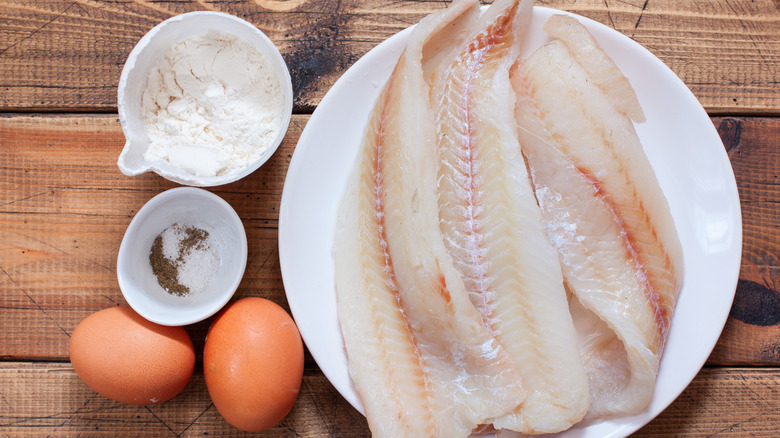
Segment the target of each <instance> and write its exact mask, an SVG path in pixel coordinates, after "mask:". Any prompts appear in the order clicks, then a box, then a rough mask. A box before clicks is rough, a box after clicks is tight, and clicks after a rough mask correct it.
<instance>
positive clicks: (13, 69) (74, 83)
mask: <svg viewBox="0 0 780 438" xmlns="http://www.w3.org/2000/svg"><path fill="white" fill-rule="evenodd" d="M445 5H446V3H445V2H420V1H401V2H395V1H393V2H390V1H386V0H384V1H380V0H371V1H362V0H360V1H359V0H345V1H340V2H332V1H327V0H311V1H305V2H304V1H300V0H296V1H278V0H257V1H255V2H243V1H238V0H234V1H231V0H226V1H220V2H147V1H140V0H134V1H127V2H70V1H66V0H34V1H27V0H3V1H2V2H0V22H2V23H3V26H2V27H0V90H2V93H0V111H63V110H65V111H106V112H115V111H116V85H117V83H118V80H119V75H120V72H121V69H122V66H123V64H124V61H125V59H126V57H127V55H128V54H129V52H130V50H131V49H132V48H133V46H134V45H135V44H136V42H137V41H138V40H139V39H140V38H141V37H142V36H143V35H144V34H145V33H146V32H147V31H148V30H149V29H151V28H152V27H154V26H155V25H156V24H157V23H159V22H161V21H163V20H164V19H166V18H168V17H170V16H173V15H176V14H180V13H184V12H188V11H192V10H197V9H211V10H219V11H222V12H228V13H231V14H234V15H237V16H239V17H242V18H244V19H247V20H248V21H250V22H252V23H254V24H255V25H256V26H257V27H258V28H260V29H261V30H263V31H264V32H265V33H267V34H268V35H269V37H270V38H271V39H272V40H273V41H274V42H275V43H276V44H277V45H278V46H279V48H280V50H281V51H282V53H283V55H284V57H285V59H286V61H287V63H288V65H289V67H290V70H291V75H292V78H293V84H294V90H295V111H296V112H310V111H311V110H313V108H314V107H315V106H316V105H317V104H318V103H319V101H320V100H321V99H322V97H323V96H324V95H325V93H326V92H327V91H328V89H329V88H330V87H331V85H332V84H333V83H334V82H335V80H336V79H337V78H338V77H339V76H340V75H341V74H342V73H343V72H344V71H346V69H347V68H348V67H350V66H351V65H352V64H354V62H355V61H357V60H358V59H359V58H360V57H361V56H362V55H363V54H365V53H366V52H367V51H368V50H370V49H371V48H373V47H374V46H376V45H377V44H379V43H380V42H381V41H383V40H385V39H386V38H388V37H389V36H391V35H393V34H395V33H397V32H398V31H400V30H402V29H404V28H406V27H408V26H409V25H412V24H414V23H416V22H418V21H419V20H420V19H421V18H422V17H423V16H424V15H426V14H428V13H430V12H432V11H435V10H438V9H440V8H442V7H444V6H445ZM539 5H544V6H548V7H552V8H556V9H562V10H568V11H571V12H575V13H578V14H581V15H584V16H586V17H589V18H592V19H594V20H596V21H599V22H601V23H604V24H606V25H608V26H610V27H612V28H615V29H617V30H618V31H620V32H621V33H623V34H625V35H627V36H629V37H630V38H632V39H634V40H635V41H637V42H639V43H640V44H642V45H643V46H645V47H646V48H648V49H649V50H650V51H651V52H652V53H654V54H655V55H656V56H658V57H659V58H660V59H661V60H662V61H663V62H664V63H666V64H667V65H668V66H669V67H670V68H671V69H672V70H673V71H674V72H675V73H676V74H677V75H678V76H680V78H682V80H683V81H684V82H685V83H686V84H687V85H688V86H689V87H690V88H691V90H692V91H693V92H694V94H695V95H696V97H698V99H699V100H700V101H701V102H702V104H703V105H704V107H705V108H706V109H707V110H708V111H709V112H710V113H712V114H715V113H718V114H730V115H731V114H765V115H777V114H780V87H779V86H778V79H777V78H778V77H780V72H779V71H778V65H780V9H778V6H777V2H775V1H772V0H756V1H751V2H736V3H735V2H729V1H727V0H708V1H696V0H686V1H676V0H659V1H653V2H648V1H644V2H643V1H635V2H630V1H628V2H627V1H604V0H581V1H577V2H571V1H568V0H548V1H544V2H539Z"/></svg>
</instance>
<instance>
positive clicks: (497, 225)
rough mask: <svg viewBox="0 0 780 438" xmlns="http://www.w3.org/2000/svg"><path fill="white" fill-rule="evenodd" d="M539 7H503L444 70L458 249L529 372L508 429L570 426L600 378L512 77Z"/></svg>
mask: <svg viewBox="0 0 780 438" xmlns="http://www.w3.org/2000/svg"><path fill="white" fill-rule="evenodd" d="M532 3H533V2H532V1H528V0H524V1H520V2H518V1H517V0H514V1H505V0H497V1H495V2H494V3H493V5H492V6H491V7H490V8H488V10H487V11H486V12H485V14H484V15H483V16H482V17H481V18H480V20H479V21H478V22H477V23H476V24H475V26H474V28H475V29H474V30H473V31H472V32H470V33H471V34H472V36H471V37H469V38H468V39H467V40H466V41H464V43H463V44H461V45H460V47H459V48H458V49H457V50H456V51H455V52H454V53H453V54H452V56H450V57H449V59H448V60H447V61H446V62H442V61H439V60H432V62H438V63H440V64H439V65H434V66H431V65H426V67H425V68H426V70H429V71H432V72H435V73H434V74H432V77H433V80H432V84H431V87H432V94H431V96H432V99H431V100H432V102H433V105H434V112H435V114H436V126H437V127H438V133H437V151H438V155H439V169H438V187H439V189H438V202H439V215H440V219H441V223H440V225H441V230H442V234H443V235H444V238H445V243H446V246H447V250H448V251H449V252H450V254H451V255H452V257H453V260H454V262H455V266H456V267H457V269H458V271H459V272H460V274H461V276H462V277H463V279H464V282H465V284H466V288H467V289H468V292H469V296H470V298H471V300H472V302H473V304H474V305H475V307H476V308H477V309H478V310H479V311H480V313H481V315H482V317H483V320H484V322H485V325H486V327H488V328H489V330H490V331H491V333H493V334H494V335H495V336H496V338H497V339H498V340H499V342H500V343H501V345H502V346H504V347H505V349H506V350H507V351H508V352H509V353H510V354H511V355H512V357H513V359H514V360H515V362H516V363H517V365H518V366H519V367H520V370H521V374H522V377H523V385H524V387H525V390H526V393H527V398H526V400H525V402H524V403H523V405H522V406H521V407H520V408H519V409H517V410H515V411H514V412H512V413H511V414H508V415H505V416H502V417H500V418H496V419H495V420H494V421H493V424H494V426H495V427H496V428H506V429H510V430H514V431H519V432H523V433H550V432H559V431H562V430H565V429H568V428H569V427H571V426H572V425H573V424H575V423H577V422H578V421H580V420H581V419H582V418H583V416H584V415H585V413H586V411H587V409H588V402H589V396H588V381H587V377H586V375H585V370H584V367H583V364H582V360H581V359H580V356H579V353H578V350H577V343H576V335H575V330H574V325H573V322H572V318H571V315H570V314H569V308H568V301H567V298H566V292H565V290H564V286H563V276H562V273H561V267H560V264H559V262H558V255H557V252H556V250H555V248H554V247H553V246H552V244H551V243H550V241H549V240H548V237H547V235H546V233H545V230H544V227H543V224H542V215H541V211H540V209H539V207H538V206H537V203H536V200H535V198H534V192H533V189H532V186H531V183H530V179H529V176H528V172H527V170H526V167H525V164H524V161H523V157H522V155H521V153H520V148H519V146H518V139H517V127H516V122H515V118H514V106H515V97H514V92H513V90H512V85H511V83H510V82H509V69H510V67H511V66H512V65H513V64H514V62H515V60H516V58H517V56H518V55H519V48H520V43H521V40H522V38H523V35H524V33H525V30H526V28H527V26H528V23H529V21H530V17H531V8H532Z"/></svg>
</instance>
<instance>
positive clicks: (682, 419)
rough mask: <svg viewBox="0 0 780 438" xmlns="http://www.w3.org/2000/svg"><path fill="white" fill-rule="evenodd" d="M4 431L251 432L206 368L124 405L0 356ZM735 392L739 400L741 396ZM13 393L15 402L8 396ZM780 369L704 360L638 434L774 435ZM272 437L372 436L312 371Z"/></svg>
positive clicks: (46, 367) (66, 371) (65, 370)
mask: <svg viewBox="0 0 780 438" xmlns="http://www.w3.org/2000/svg"><path fill="white" fill-rule="evenodd" d="M0 400H3V403H5V404H4V405H2V406H0V432H2V433H4V434H6V435H10V436H15V435H18V434H35V435H39V436H44V435H47V436H48V435H51V436H66V435H75V434H83V433H88V434H90V435H91V436H92V435H94V436H118V435H134V436H152V435H154V436H204V435H209V436H244V435H249V434H245V433H242V432H240V431H239V430H237V429H235V428H233V427H232V426H230V425H229V424H228V423H227V422H225V421H224V420H223V419H222V417H221V416H220V415H219V412H217V410H216V409H215V408H214V405H213V404H212V403H211V400H210V398H209V396H208V390H207V389H206V385H205V382H204V380H203V373H202V370H200V369H196V372H195V374H194V375H193V377H192V379H191V380H190V382H189V384H188V385H187V387H186V388H185V389H184V391H182V392H181V393H180V394H179V395H177V396H176V397H174V398H173V399H171V400H169V401H167V402H165V403H162V404H159V405H153V406H133V405H123V404H120V403H116V402H113V401H111V400H109V399H106V398H104V397H102V396H101V395H99V394H97V393H95V392H94V391H92V390H91V389H90V388H88V387H87V386H86V385H85V384H84V383H83V382H82V381H81V380H80V379H79V378H78V376H77V375H76V374H75V372H74V371H73V368H72V367H71V366H70V364H67V363H28V362H5V363H0ZM734 400H740V403H738V404H735V403H734ZM9 401H12V404H11V403H9ZM778 406H780V371H778V370H777V369H775V368H771V369H770V368H759V369H753V368H750V369H746V368H742V369H728V370H724V369H717V368H705V369H703V370H702V371H701V372H700V373H699V375H698V376H697V377H696V378H695V379H694V380H693V382H692V383H691V385H690V386H689V387H688V388H687V389H686V390H685V391H684V392H683V393H682V394H681V395H680V397H679V398H678V399H677V400H676V401H675V402H673V403H672V404H671V405H670V406H669V408H667V409H666V410H665V411H664V412H663V413H662V414H661V415H660V416H659V417H657V418H656V419H655V420H654V421H652V422H651V423H649V424H648V425H647V426H645V427H644V428H642V429H641V430H640V431H639V432H637V433H636V434H635V435H634V436H637V437H645V436H647V437H651V436H652V437H678V436H692V437H697V436H698V437H710V436H715V435H718V436H752V437H775V436H776V434H777V429H776V426H777V424H780V411H778V409H777V407H778ZM263 436H267V437H292V436H296V437H345V436H349V437H369V436H370V433H369V430H368V425H367V424H366V421H365V418H363V416H362V415H361V414H360V413H359V412H358V411H356V410H355V409H354V408H353V407H352V406H350V405H349V404H348V403H347V402H346V401H345V400H344V399H343V398H342V397H341V395H340V394H339V393H338V392H337V391H336V390H335V389H334V388H333V387H332V386H331V385H330V383H329V382H328V381H327V379H326V378H325V377H324V376H323V375H322V374H321V373H316V372H308V371H307V372H305V373H304V379H303V385H302V387H301V393H300V396H299V397H298V400H297V401H296V404H295V406H294V407H293V410H292V411H291V412H290V414H289V415H288V416H287V417H286V418H285V419H284V420H283V421H282V422H281V423H280V424H279V425H277V426H275V427H273V428H272V429H270V430H269V431H267V432H266V433H264V434H263Z"/></svg>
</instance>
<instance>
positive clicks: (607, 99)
mask: <svg viewBox="0 0 780 438" xmlns="http://www.w3.org/2000/svg"><path fill="white" fill-rule="evenodd" d="M567 25H571V24H570V23H569V24H567ZM576 26H580V25H579V24H576ZM578 44H580V45H581V44H586V45H588V44H595V42H592V41H591V42H587V41H586V42H584V43H583V42H582V41H581V42H580V43H578ZM567 45H568V46H571V44H564V43H563V42H561V41H559V40H555V41H553V42H551V43H548V44H546V45H545V46H543V47H542V48H540V49H538V50H537V51H536V52H534V53H533V54H532V55H531V56H530V57H529V58H528V59H527V60H525V61H524V62H522V63H520V64H519V65H518V66H517V68H516V69H515V70H514V71H513V73H512V83H513V86H514V89H515V91H516V93H517V96H518V102H517V106H516V110H515V115H516V118H517V122H518V132H519V138H520V143H521V145H522V151H523V154H524V155H525V158H526V159H527V164H528V167H529V169H530V172H531V176H532V179H533V183H534V187H535V193H536V197H537V200H538V202H539V205H540V207H541V208H542V213H543V217H544V221H545V224H546V229H547V233H548V235H549V236H550V239H551V241H552V242H553V244H554V245H555V247H556V248H557V250H558V253H559V258H560V261H561V266H562V269H563V273H564V278H565V281H566V284H567V287H568V288H569V289H570V290H571V292H572V293H573V295H574V298H573V299H572V303H571V312H572V315H573V316H574V320H575V324H576V325H577V329H578V333H579V335H580V336H579V341H580V348H581V355H582V357H583V361H584V363H585V367H586V372H587V374H588V379H589V385H590V393H591V407H590V411H589V413H588V415H587V418H604V417H611V416H615V415H618V414H633V413H637V412H640V411H642V410H643V409H644V408H645V407H646V406H647V405H648V404H649V402H650V400H651V399H652V396H653V391H654V387H655V378H656V375H657V373H658V365H659V361H660V357H661V354H662V352H663V346H664V342H665V340H666V338H667V335H668V329H669V324H670V321H671V317H672V313H673V311H674V306H675V303H676V301H677V296H678V294H679V291H680V289H681V285H682V272H683V267H682V250H681V246H680V243H679V239H678V238H677V234H676V230H675V227H674V224H673V222H672V217H671V213H670V210H669V206H668V204H667V202H666V199H665V197H664V195H663V192H662V191H661V188H660V186H659V184H658V181H657V180H656V178H655V174H654V173H653V170H652V168H651V166H650V163H649V161H648V160H647V157H646V156H645V154H644V151H643V149H642V145H641V144H640V142H639V139H638V137H637V135H636V132H635V130H634V127H633V124H632V122H631V119H630V117H631V116H630V114H632V113H633V111H632V110H630V109H625V108H624V107H623V106H622V105H620V104H618V103H616V99H615V98H614V96H610V95H608V94H607V93H605V92H604V91H603V90H602V89H601V87H600V86H599V85H598V84H603V83H605V81H604V78H603V77H601V73H599V72H604V71H614V69H616V68H617V67H614V64H612V66H611V67H608V68H607V67H604V68H594V67H593V66H590V67H587V68H586V67H583V65H582V64H581V60H580V58H579V57H577V56H575V55H572V53H571V51H570V49H569V48H568V47H567ZM599 50H600V49H599ZM590 51H591V52H592V51H593V49H592V48H591V49H590ZM607 61H608V62H609V63H611V62H612V61H611V60H609V59H608V58H607ZM605 62H606V61H605ZM613 67H614V69H613ZM629 91H630V93H631V94H632V95H633V90H630V89H629ZM624 93H625V92H624ZM634 98H635V97H634ZM628 100H631V99H628ZM623 101H626V100H625V99H623Z"/></svg>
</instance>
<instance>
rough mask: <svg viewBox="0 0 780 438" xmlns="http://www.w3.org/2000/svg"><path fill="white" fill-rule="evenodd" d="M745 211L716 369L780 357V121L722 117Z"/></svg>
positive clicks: (717, 121)
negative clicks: (737, 269)
mask: <svg viewBox="0 0 780 438" xmlns="http://www.w3.org/2000/svg"><path fill="white" fill-rule="evenodd" d="M713 122H714V123H715V125H716V126H717V128H718V132H719V133H720V135H721V138H722V139H723V143H724V145H725V147H726V149H727V150H728V154H729V159H730V160H731V165H732V168H733V169H734V174H735V178H736V180H737V188H738V189H739V197H740V203H741V206H742V230H743V239H742V240H743V242H742V268H741V271H740V276H739V277H740V280H739V283H738V285H737V293H736V295H735V297H734V304H733V306H732V309H731V314H730V317H729V319H728V321H727V323H726V327H725V330H724V331H723V335H722V336H721V338H720V340H719V342H718V345H717V346H716V348H715V350H714V352H713V354H712V356H711V357H710V360H711V363H713V364H715V363H716V364H759V365H761V364H777V363H778V359H779V358H780V208H778V207H779V206H780V184H778V176H779V175H778V174H780V120H779V119H745V118H716V119H714V120H713Z"/></svg>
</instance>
